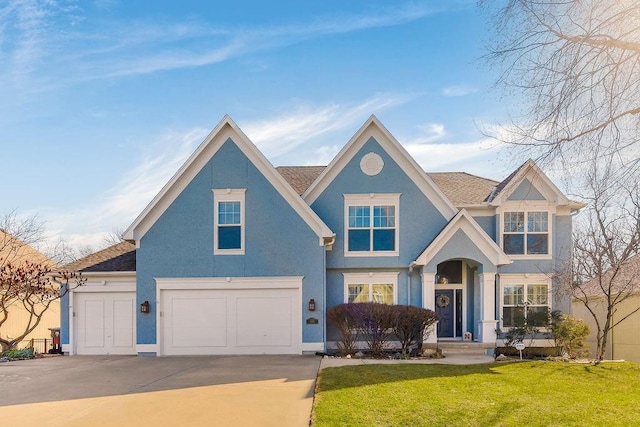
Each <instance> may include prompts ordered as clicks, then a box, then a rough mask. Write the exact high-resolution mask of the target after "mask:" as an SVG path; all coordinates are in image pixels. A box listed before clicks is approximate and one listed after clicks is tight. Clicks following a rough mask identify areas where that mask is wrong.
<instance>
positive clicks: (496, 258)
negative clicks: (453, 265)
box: [414, 209, 513, 266]
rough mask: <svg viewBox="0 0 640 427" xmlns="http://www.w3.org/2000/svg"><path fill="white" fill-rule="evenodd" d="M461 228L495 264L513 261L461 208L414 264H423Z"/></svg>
mask: <svg viewBox="0 0 640 427" xmlns="http://www.w3.org/2000/svg"><path fill="white" fill-rule="evenodd" d="M458 230H462V231H463V232H464V233H465V234H466V235H467V236H468V237H469V239H471V241H473V242H474V244H475V245H476V246H477V247H478V249H480V250H481V251H482V253H483V254H485V255H486V257H487V258H489V259H490V260H491V261H492V262H494V263H495V265H496V266H500V265H506V264H511V263H512V262H513V261H512V260H511V259H510V258H509V257H508V256H507V255H506V254H505V253H504V251H503V250H502V249H501V248H500V246H498V245H497V244H496V242H494V241H493V240H492V239H491V237H489V235H488V234H487V233H486V232H485V231H484V230H483V229H482V227H480V226H479V225H478V223H477V222H476V221H475V220H474V219H473V217H472V216H471V215H470V214H469V213H468V212H467V211H466V210H465V209H462V210H461V211H460V212H458V214H457V215H456V216H455V217H454V219H452V220H451V221H450V222H449V224H447V226H446V227H445V228H444V229H442V231H441V232H440V234H438V236H437V237H436V238H435V239H434V240H433V242H431V244H430V245H429V246H428V247H427V248H426V249H425V250H424V251H423V252H422V253H421V254H420V255H419V256H418V257H417V258H416V260H415V261H414V262H415V264H416V265H420V266H425V265H427V263H429V261H431V259H432V258H433V257H434V256H435V255H436V254H437V253H438V252H439V251H440V250H441V249H442V248H443V247H444V246H445V245H446V244H447V242H448V241H449V239H451V237H453V235H454V234H455V232H456V231H458Z"/></svg>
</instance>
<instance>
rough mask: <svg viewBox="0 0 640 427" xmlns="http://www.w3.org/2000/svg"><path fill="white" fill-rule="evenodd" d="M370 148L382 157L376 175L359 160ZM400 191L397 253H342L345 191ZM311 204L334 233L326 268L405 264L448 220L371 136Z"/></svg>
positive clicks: (380, 266) (358, 192)
mask: <svg viewBox="0 0 640 427" xmlns="http://www.w3.org/2000/svg"><path fill="white" fill-rule="evenodd" d="M370 152H374V153H376V154H378V155H379V156H380V157H381V158H382V159H383V161H384V167H383V169H382V171H381V172H380V173H379V174H378V175H375V176H368V175H365V174H364V173H363V172H362V170H361V169H360V160H361V159H362V157H363V156H364V155H365V154H367V153H370ZM369 193H400V194H401V196H400V206H399V212H398V213H397V215H398V223H399V230H398V233H399V248H398V249H399V256H396V257H389V256H381V257H345V256H344V255H345V254H344V246H345V218H344V196H343V195H345V194H369ZM311 208H312V209H313V210H314V211H315V212H316V213H317V214H318V216H320V218H321V219H322V220H323V221H324V222H325V224H327V226H328V227H329V228H330V229H332V230H333V231H334V232H335V233H336V242H335V245H334V246H333V250H332V251H331V252H328V253H327V266H328V267H329V268H358V267H362V268H373V267H375V268H392V267H394V266H395V267H407V266H408V265H409V263H410V262H411V261H413V260H414V259H415V258H416V257H417V256H418V255H419V254H420V253H421V252H422V250H424V248H425V246H426V245H427V244H428V243H429V242H430V241H431V240H433V238H435V237H436V235H437V234H438V233H439V232H440V231H441V230H442V229H443V228H444V226H445V225H446V224H447V220H446V219H445V218H444V217H443V216H442V214H441V213H440V212H439V211H438V210H437V209H436V208H435V207H434V205H433V204H432V203H431V201H429V200H428V199H427V197H426V196H425V195H424V193H422V192H421V191H420V190H419V189H418V188H417V187H416V184H415V183H414V182H413V181H412V180H411V178H409V176H407V174H406V172H405V171H403V170H402V169H401V168H400V167H399V166H398V165H397V164H396V162H395V161H394V160H393V159H392V158H391V157H390V156H389V155H388V154H387V153H386V152H385V151H384V150H383V149H382V147H381V146H380V145H379V144H378V142H377V141H376V140H375V139H374V138H370V139H369V140H368V141H367V142H366V143H365V144H364V145H363V147H362V148H361V149H360V150H359V152H358V153H357V154H356V155H355V156H354V157H353V159H351V161H350V162H349V163H348V164H347V165H346V166H345V167H344V169H342V171H340V173H339V174H338V176H337V177H336V178H335V179H334V180H333V181H332V182H331V183H330V184H329V186H328V187H327V188H326V189H325V190H324V191H323V193H322V194H321V195H320V196H319V197H318V198H317V199H316V200H315V201H314V203H313V204H312V205H311Z"/></svg>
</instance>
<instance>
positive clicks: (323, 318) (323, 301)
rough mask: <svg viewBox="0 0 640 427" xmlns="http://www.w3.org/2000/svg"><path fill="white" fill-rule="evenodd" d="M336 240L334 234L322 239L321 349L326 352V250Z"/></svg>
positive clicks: (331, 247)
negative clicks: (329, 237) (327, 238)
mask: <svg viewBox="0 0 640 427" xmlns="http://www.w3.org/2000/svg"><path fill="white" fill-rule="evenodd" d="M335 242H336V235H335V234H334V235H333V236H331V239H330V240H329V241H327V240H325V241H324V253H323V254H322V255H323V257H322V281H323V285H322V309H323V314H322V349H323V350H322V351H323V353H326V352H327V252H328V251H330V250H332V249H333V244H334V243H335Z"/></svg>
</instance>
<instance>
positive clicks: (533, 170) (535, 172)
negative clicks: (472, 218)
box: [486, 159, 584, 209]
mask: <svg viewBox="0 0 640 427" xmlns="http://www.w3.org/2000/svg"><path fill="white" fill-rule="evenodd" d="M525 179H528V180H529V181H530V182H531V184H533V186H534V187H535V188H536V189H537V190H538V191H539V192H540V193H541V194H542V195H543V196H544V197H545V199H546V200H548V201H550V202H554V203H556V204H558V205H560V206H569V207H571V208H574V209H581V208H583V207H584V204H583V203H580V202H576V201H573V200H570V199H569V198H568V197H567V196H565V195H564V193H562V191H560V189H559V188H558V187H556V185H555V184H554V183H553V181H551V180H550V179H549V177H548V176H547V175H545V173H544V172H542V170H541V169H540V168H539V167H538V165H536V163H535V162H534V161H533V160H531V159H529V160H527V161H526V162H524V163H523V164H522V165H521V166H520V167H519V168H518V169H516V170H515V171H513V173H512V174H511V175H509V176H508V177H507V178H505V179H504V180H503V181H502V182H501V183H500V184H498V185H497V186H496V188H495V190H494V191H493V192H492V193H491V194H490V195H489V197H487V200H486V201H487V202H488V203H489V204H490V205H492V206H497V205H499V204H501V203H502V202H504V201H506V200H507V199H508V198H509V196H510V195H511V194H512V193H513V192H514V191H515V190H516V188H518V186H519V185H520V184H521V183H522V181H524V180H525Z"/></svg>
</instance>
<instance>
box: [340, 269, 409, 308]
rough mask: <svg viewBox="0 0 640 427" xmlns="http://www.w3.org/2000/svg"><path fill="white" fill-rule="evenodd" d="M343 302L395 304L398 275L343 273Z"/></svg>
mask: <svg viewBox="0 0 640 427" xmlns="http://www.w3.org/2000/svg"><path fill="white" fill-rule="evenodd" d="M343 276H344V300H345V302H377V303H381V304H395V302H396V291H397V287H398V273H343Z"/></svg>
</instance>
